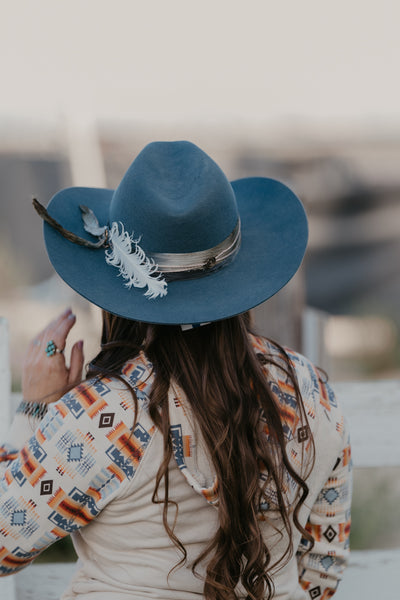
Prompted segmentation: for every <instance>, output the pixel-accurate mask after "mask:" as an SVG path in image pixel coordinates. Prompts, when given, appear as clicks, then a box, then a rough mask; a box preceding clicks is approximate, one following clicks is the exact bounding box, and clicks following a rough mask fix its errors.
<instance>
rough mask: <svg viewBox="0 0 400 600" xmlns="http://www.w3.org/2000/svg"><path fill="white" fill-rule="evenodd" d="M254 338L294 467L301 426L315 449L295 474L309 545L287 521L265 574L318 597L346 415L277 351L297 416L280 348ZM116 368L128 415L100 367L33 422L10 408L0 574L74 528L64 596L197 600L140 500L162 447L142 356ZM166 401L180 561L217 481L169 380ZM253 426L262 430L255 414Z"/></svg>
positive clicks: (208, 512)
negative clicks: (304, 489) (302, 491)
mask: <svg viewBox="0 0 400 600" xmlns="http://www.w3.org/2000/svg"><path fill="white" fill-rule="evenodd" d="M253 345H254V349H255V351H256V352H257V353H262V354H264V355H269V356H271V357H272V358H273V359H274V360H275V361H276V362H277V363H278V366H271V365H268V364H267V365H266V366H265V372H266V377H267V378H268V382H269V385H270V389H271V391H272V393H273V395H274V397H275V399H276V400H277V402H278V403H279V406H280V408H281V414H282V422H283V426H284V433H285V438H286V443H287V445H286V450H287V454H288V456H289V459H290V461H291V462H292V464H293V465H294V466H295V468H296V469H298V471H299V472H301V473H302V474H305V470H308V471H309V470H310V469H311V467H310V461H309V457H310V456H311V452H312V443H311V436H310V433H312V437H313V440H314V445H315V462H314V465H313V466H312V469H311V472H310V473H309V474H308V478H307V484H308V486H309V489H310V493H309V497H308V498H307V501H306V503H305V504H304V506H303V507H302V510H301V513H300V521H301V522H302V524H303V525H304V526H305V527H306V529H307V530H308V531H309V533H311V535H312V536H313V538H314V540H315V544H314V547H313V549H312V551H311V552H308V553H307V549H308V546H309V543H308V542H307V540H305V539H302V538H301V536H300V534H299V533H298V532H297V530H295V528H294V531H293V544H294V548H295V553H294V556H293V557H292V559H291V560H290V561H289V562H288V563H287V564H286V565H285V566H284V567H283V568H282V569H280V570H279V571H277V572H276V573H274V574H273V577H274V583H275V589H276V592H277V597H279V598H282V599H283V598H287V599H291V600H292V599H293V600H300V599H303V598H304V599H305V598H318V599H322V600H326V599H327V598H330V597H331V596H332V595H333V594H334V591H335V589H336V586H337V582H338V580H339V579H340V578H341V574H342V572H343V569H344V567H345V564H346V561H347V555H348V540H349V529H350V502H351V459H350V445H349V438H348V432H347V430H346V426H345V421H344V419H343V415H342V413H341V411H340V408H339V406H338V404H337V401H336V399H335V396H334V394H333V392H332V390H331V388H330V387H329V386H328V385H327V384H326V383H323V382H322V381H321V379H320V376H319V374H318V371H317V370H316V369H315V368H314V367H313V365H312V364H311V363H310V362H309V361H307V359H305V358H304V357H302V356H301V355H300V354H297V353H295V352H291V351H288V356H289V359H290V361H291V364H292V366H293V368H294V371H295V373H296V376H297V380H298V384H299V387H300V390H301V394H302V398H303V402H304V407H305V411H306V415H307V420H308V423H307V424H306V425H304V423H303V424H302V422H301V418H300V409H299V406H298V402H297V400H296V396H295V391H294V388H293V385H292V384H291V382H290V380H289V379H288V377H287V375H286V373H285V372H284V370H283V368H280V367H279V363H281V364H282V367H283V366H284V363H283V362H282V358H281V356H280V354H279V351H278V350H277V348H276V347H275V346H273V345H272V344H271V343H270V342H267V341H266V340H264V339H263V338H253ZM122 375H123V377H124V378H125V379H126V381H127V382H129V384H130V385H131V386H132V387H133V388H134V390H135V393H136V396H137V399H138V414H137V415H136V421H135V409H134V403H133V400H132V397H131V394H130V392H129V390H128V389H127V388H126V386H124V385H123V384H122V383H121V382H119V381H118V380H115V379H109V378H106V377H103V378H102V379H101V380H88V381H85V382H83V383H82V384H80V385H79V386H77V387H76V388H74V389H73V390H72V391H71V392H69V393H68V394H66V395H65V396H63V398H61V400H59V401H58V402H56V403H54V404H52V405H50V407H49V410H48V412H47V414H46V415H45V416H44V417H43V419H42V420H40V417H35V416H30V417H29V416H27V415H26V414H21V413H17V415H16V417H15V419H14V423H13V427H12V430H11V432H10V436H9V440H8V441H6V443H5V444H4V445H3V447H2V448H1V454H0V460H1V461H2V463H1V465H0V466H1V467H2V471H1V474H2V478H1V480H0V574H2V575H7V574H9V573H13V572H16V571H18V570H19V569H21V568H23V567H25V566H26V565H27V564H29V563H30V562H31V561H32V560H33V559H34V558H35V557H36V556H38V554H40V552H41V551H42V550H43V549H45V548H46V547H48V546H49V545H51V544H52V543H54V542H55V541H56V540H58V539H60V538H62V537H65V536H66V535H69V534H72V537H73V540H74V544H75V547H76V550H77V553H78V556H79V557H80V564H81V568H80V570H79V571H78V572H77V575H76V576H75V578H74V579H73V581H72V582H71V585H70V587H69V588H68V590H67V591H66V592H65V594H64V596H63V598H65V599H72V598H76V597H78V596H79V598H82V599H84V598H85V597H86V595H85V594H87V597H88V598H89V594H90V598H91V599H96V600H97V599H98V600H102V599H103V598H104V599H105V598H107V600H113V599H114V598H115V599H117V598H118V599H120V598H125V597H126V598H137V599H139V598H143V597H146V595H151V590H153V589H154V588H156V589H157V590H158V592H157V593H158V594H159V595H158V596H157V597H160V598H166V599H167V598H174V599H175V600H180V599H182V600H190V599H192V598H193V599H194V598H199V597H201V595H202V586H203V584H202V582H201V581H198V580H196V578H194V577H193V575H192V574H191V571H190V569H187V568H185V569H177V571H176V573H175V572H174V573H173V574H171V576H170V578H169V580H168V581H167V575H168V572H169V570H170V569H171V568H172V567H173V566H174V565H175V564H176V563H177V562H178V560H179V558H180V556H179V555H177V554H176V550H175V548H174V547H173V546H172V544H171V542H170V540H169V538H168V536H167V535H166V533H165V531H164V528H163V523H162V511H161V509H160V507H159V505H157V504H154V503H153V502H152V501H151V498H152V493H153V490H154V482H155V475H156V473H157V470H158V467H159V464H160V461H161V460H162V452H163V443H162V436H161V434H160V432H159V431H158V430H156V428H155V426H154V423H153V422H152V420H151V418H150V416H149V413H148V396H149V392H150V390H151V386H152V383H153V374H152V370H151V365H150V363H149V362H148V360H147V359H146V357H145V356H144V354H143V353H141V354H140V355H139V356H138V357H137V358H136V359H134V360H132V361H129V362H128V363H126V365H125V366H124V368H123V370H122ZM169 406H170V418H171V436H172V440H173V448H174V465H173V466H171V479H170V481H171V490H170V494H172V496H173V498H174V499H175V498H176V499H177V502H178V504H179V508H180V512H179V516H178V525H177V527H178V529H177V534H178V537H179V539H181V540H182V542H183V543H184V545H185V547H187V548H188V555H189V562H190V558H192V559H193V558H196V556H198V555H199V554H200V552H201V550H202V549H203V548H204V544H206V543H207V541H208V540H209V538H210V535H212V532H213V531H215V527H216V524H217V517H216V515H217V511H216V510H215V506H216V505H217V504H218V497H217V489H216V486H215V481H214V476H213V473H212V468H210V462H209V461H208V457H207V456H205V455H204V451H203V445H202V444H201V440H199V434H198V432H196V431H194V430H193V429H192V426H191V425H190V423H191V419H190V418H189V419H188V418H187V413H188V407H187V405H186V408H185V397H184V394H183V392H182V391H181V390H179V388H177V386H171V389H170V393H169ZM134 422H135V426H134V427H133V424H134ZM261 425H262V428H263V430H264V432H265V434H266V435H268V423H267V422H264V423H263V421H262V417H261ZM132 427H133V431H132ZM32 430H34V432H33V435H32ZM182 475H184V477H182ZM260 477H261V479H262V477H263V474H262V473H261V474H260ZM187 483H189V484H190V485H189V486H188V485H187ZM284 488H285V489H284V492H285V494H286V495H287V496H288V497H291V494H292V499H294V498H295V497H296V489H297V488H296V486H295V484H294V482H293V481H292V480H291V478H290V477H289V476H288V477H287V480H286V481H285V482H284ZM161 498H162V495H161ZM273 499H274V492H273V489H271V490H269V498H268V500H269V501H270V506H269V508H270V509H271V510H270V513H268V512H267V514H270V517H271V518H270V521H269V522H265V523H264V522H261V523H260V527H261V528H262V531H263V535H265V538H266V539H268V540H269V542H267V544H268V547H270V548H271V553H272V557H273V558H274V557H275V558H277V557H278V556H279V553H280V552H281V551H282V548H284V547H285V543H284V542H285V539H284V535H283V536H282V535H280V536H278V537H277V536H276V531H277V530H282V528H281V526H280V524H279V518H278V520H276V519H277V517H276V515H275V516H274V510H273V505H274V503H273ZM267 509H268V507H267ZM274 519H275V522H274ZM271 523H273V525H272V529H271ZM272 562H274V560H272Z"/></svg>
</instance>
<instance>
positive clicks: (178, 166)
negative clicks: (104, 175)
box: [109, 142, 239, 253]
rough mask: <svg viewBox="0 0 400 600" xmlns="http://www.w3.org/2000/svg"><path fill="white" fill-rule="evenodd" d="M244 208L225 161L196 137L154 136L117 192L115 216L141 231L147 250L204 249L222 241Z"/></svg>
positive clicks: (111, 217) (127, 226)
mask: <svg viewBox="0 0 400 600" xmlns="http://www.w3.org/2000/svg"><path fill="white" fill-rule="evenodd" d="M238 218H239V214H238V209H237V205H236V200H235V194H234V192H233V189H232V186H231V184H230V182H229V181H228V179H227V178H226V176H225V174H224V173H223V171H222V170H221V169H220V167H219V166H218V165H217V164H216V163H215V162H214V161H213V160H212V159H211V158H210V157H209V156H208V155H207V154H205V153H204V152H203V151H202V150H200V148H198V147H197V146H195V145H194V144H192V143H190V142H153V143H151V144H148V145H147V146H146V147H145V148H144V149H143V150H142V152H141V153H140V154H139V155H138V156H137V157H136V159H135V160H134V161H133V163H132V164H131V166H130V167H129V169H128V171H127V172H126V174H125V175H124V177H123V179H122V181H121V183H120V184H119V186H118V188H117V189H116V190H115V192H114V194H113V198H112V201H111V205H110V213H109V220H110V223H111V222H122V223H123V225H124V227H125V230H126V231H129V232H131V233H133V232H134V234H135V235H138V236H139V235H140V238H141V246H142V247H143V248H144V249H145V250H146V252H167V253H168V252H170V253H179V252H182V253H185V252H198V251H201V250H205V249H208V248H211V247H213V246H216V245H217V244H219V243H220V242H221V241H222V240H224V239H225V238H226V237H227V236H228V235H229V234H230V233H231V232H232V230H233V229H234V227H235V225H236V224H237V222H238Z"/></svg>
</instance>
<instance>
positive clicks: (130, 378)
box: [61, 352, 153, 417]
mask: <svg viewBox="0 0 400 600" xmlns="http://www.w3.org/2000/svg"><path fill="white" fill-rule="evenodd" d="M152 380H153V372H152V366H151V364H150V363H149V361H148V360H147V359H146V357H145V355H144V354H143V353H142V352H141V353H140V354H139V355H138V356H136V357H134V358H132V359H130V360H128V361H127V362H126V363H125V364H124V365H123V367H122V368H121V371H120V373H119V377H116V376H108V375H100V374H99V375H98V376H92V377H89V378H88V379H85V380H84V381H82V382H81V383H79V384H78V385H77V386H75V387H74V388H73V389H71V390H70V391H69V392H68V393H67V394H65V395H64V396H63V397H62V398H61V401H62V403H63V404H64V405H65V406H66V408H67V409H68V410H69V411H71V412H72V413H73V414H74V415H75V416H77V417H78V416H80V415H81V414H83V412H85V413H87V414H89V416H91V417H92V416H93V415H97V414H99V413H104V411H105V410H107V407H112V408H113V409H117V410H121V411H123V412H125V413H129V412H131V411H132V410H136V409H137V408H139V410H140V408H141V406H142V405H147V398H148V393H149V388H150V386H151V383H152ZM132 390H133V392H134V396H135V397H136V399H137V402H138V404H139V406H138V407H137V406H136V405H135V402H134V396H133V395H132ZM104 414H105V413H104Z"/></svg>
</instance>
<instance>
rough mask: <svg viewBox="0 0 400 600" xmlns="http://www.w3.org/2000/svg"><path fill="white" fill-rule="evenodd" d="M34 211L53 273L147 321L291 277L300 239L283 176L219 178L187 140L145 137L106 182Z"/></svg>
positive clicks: (225, 312) (227, 305)
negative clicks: (117, 177)
mask: <svg viewBox="0 0 400 600" xmlns="http://www.w3.org/2000/svg"><path fill="white" fill-rule="evenodd" d="M43 211H44V213H45V215H44V218H45V221H46V222H45V223H44V238H45V244H46V249H47V252H48V255H49V258H50V261H51V263H52V264H53V266H54V268H55V270H56V271H57V273H58V274H59V275H60V276H61V277H62V279H64V281H65V282H66V283H67V284H68V285H69V286H70V287H72V288H73V289H74V290H75V291H76V292H78V293H79V294H80V295H82V296H84V297H85V298H87V299H88V300H90V301H91V302H93V303H94V304H96V305H98V306H100V307H101V308H103V309H105V310H106V311H108V312H111V313H113V314H116V315H119V316H122V317H125V318H128V319H135V320H140V321H145V322H150V323H164V324H185V323H201V322H208V321H217V320H219V319H224V318H227V317H231V316H233V315H236V314H239V313H242V312H245V311H246V310H249V309H250V308H253V307H254V306H256V305H258V304H260V303H261V302H263V301H264V300H266V299H267V298H270V297H271V296H273V295H274V294H275V293H276V292H278V291H279V290H280V289H281V288H282V287H283V286H284V285H285V284H286V283H287V282H288V281H289V280H290V279H291V277H292V276H293V275H294V274H295V272H296V271H297V269H298V268H299V266H300V264H301V261H302V258H303V255H304V252H305V248H306V244H307V219H306V215H305V212H304V209H303V206H302V204H301V202H300V200H299V199H298V198H297V197H296V195H295V194H294V193H293V192H292V191H291V190H290V189H289V188H288V187H287V186H286V185H284V184H283V183H280V182H279V181H276V180H273V179H269V178H263V177H250V178H245V179H239V180H236V181H232V182H229V181H228V179H227V178H226V176H225V175H224V173H223V172H222V170H221V169H220V168H219V167H218V165H217V164H216V163H215V162H214V161H213V160H212V159H211V158H210V157H209V156H208V155H207V154H206V153H204V152H203V151H202V150H201V149H200V148H198V147H197V146H196V145H194V144H192V143H190V142H186V141H179V142H153V143H151V144H149V145H147V146H146V147H145V148H144V149H143V150H142V152H141V153H140V154H139V155H138V156H137V157H136V159H135V160H134V161H133V163H132V164H131V166H130V167H129V169H128V170H127V172H126V173H125V175H124V177H123V179H122V181H121V183H120V184H119V186H118V187H117V189H116V190H112V189H98V188H88V187H72V188H67V189H64V190H61V191H60V192H58V193H57V194H56V195H55V196H54V197H53V198H52V200H51V201H50V203H49V205H48V207H47V211H46V210H45V209H43ZM42 216H43V215H42Z"/></svg>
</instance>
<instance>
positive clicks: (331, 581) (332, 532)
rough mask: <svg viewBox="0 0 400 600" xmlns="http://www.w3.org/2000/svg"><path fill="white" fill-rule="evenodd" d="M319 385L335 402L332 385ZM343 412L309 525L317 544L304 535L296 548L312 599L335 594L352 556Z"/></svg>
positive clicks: (349, 476) (349, 466)
mask: <svg viewBox="0 0 400 600" xmlns="http://www.w3.org/2000/svg"><path fill="white" fill-rule="evenodd" d="M320 385H321V386H322V387H323V394H324V397H325V398H328V397H329V398H330V399H331V402H335V400H333V399H334V394H333V392H332V389H331V388H330V386H328V385H327V384H321V383H320ZM338 413H339V411H338ZM340 415H341V413H339V418H338V419H336V420H335V419H332V425H334V426H335V429H336V431H337V433H338V434H339V436H340V439H341V445H340V448H339V451H338V453H337V457H336V462H335V464H334V467H333V469H332V471H331V473H330V475H329V477H328V479H327V480H326V482H325V484H324V485H323V487H322V489H321V490H320V492H319V494H318V496H317V499H316V501H315V503H314V505H313V507H312V509H311V512H310V514H309V517H308V521H307V524H306V530H307V531H308V532H309V533H310V534H311V535H312V536H313V539H314V546H313V548H312V549H311V550H309V549H310V543H309V542H308V541H307V540H306V539H305V538H303V539H302V540H301V542H300V546H299V548H298V551H297V560H298V566H299V581H300V584H301V586H302V587H303V588H304V589H305V590H306V591H307V592H308V593H309V596H310V598H315V599H318V600H326V599H327V598H331V597H332V596H333V595H334V593H335V591H336V590H337V586H338V583H339V581H340V579H341V578H342V574H343V571H344V569H345V567H346V565H347V562H348V555H349V535H350V505H351V492H352V463H351V447H350V436H349V432H348V429H347V427H346V422H345V420H344V418H343V416H341V417H340ZM317 451H318V449H317ZM308 550H309V552H307V551H308Z"/></svg>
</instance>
